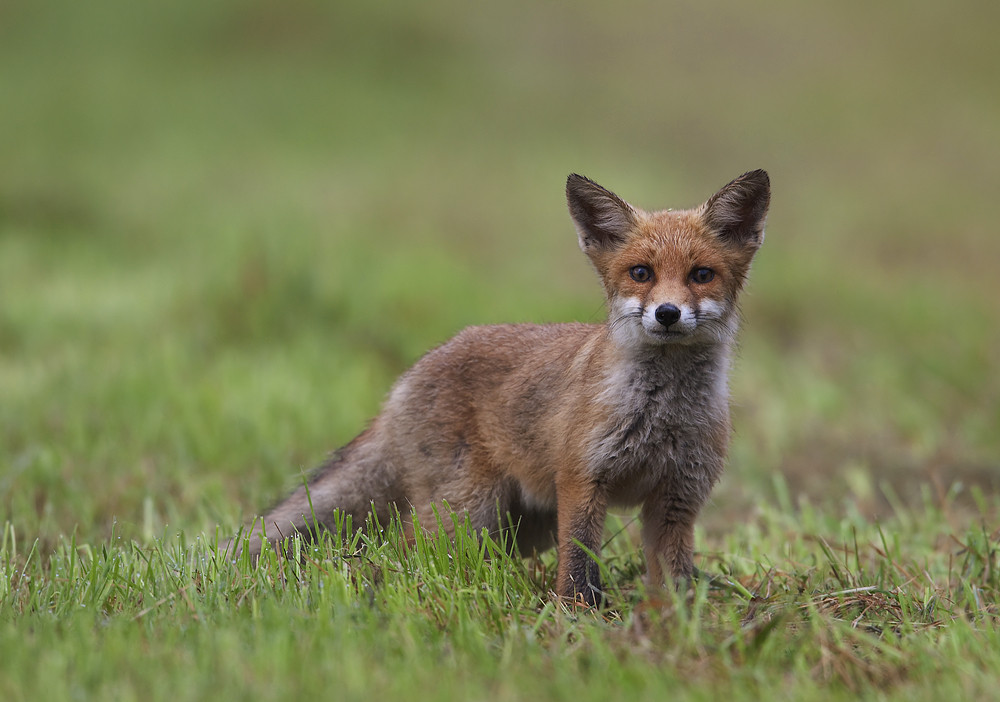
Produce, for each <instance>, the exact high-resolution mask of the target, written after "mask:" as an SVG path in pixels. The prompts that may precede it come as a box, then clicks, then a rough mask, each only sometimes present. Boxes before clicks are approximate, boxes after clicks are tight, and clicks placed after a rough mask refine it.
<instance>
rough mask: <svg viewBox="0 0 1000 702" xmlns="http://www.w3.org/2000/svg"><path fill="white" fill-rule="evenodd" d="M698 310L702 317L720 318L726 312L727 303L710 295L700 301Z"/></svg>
mask: <svg viewBox="0 0 1000 702" xmlns="http://www.w3.org/2000/svg"><path fill="white" fill-rule="evenodd" d="M698 311H699V313H700V315H701V316H702V317H706V318H710V319H719V318H720V317H722V315H724V314H725V312H726V305H725V304H724V303H722V302H719V301H718V300H714V299H712V298H710V297H707V298H704V299H703V300H701V301H700V302H699V303H698Z"/></svg>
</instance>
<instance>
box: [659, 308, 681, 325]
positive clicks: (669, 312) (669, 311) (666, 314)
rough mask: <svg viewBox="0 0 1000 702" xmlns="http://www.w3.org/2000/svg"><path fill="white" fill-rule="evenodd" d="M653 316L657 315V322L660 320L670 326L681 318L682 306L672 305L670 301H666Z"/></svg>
mask: <svg viewBox="0 0 1000 702" xmlns="http://www.w3.org/2000/svg"><path fill="white" fill-rule="evenodd" d="M653 316H655V317H656V321H657V322H659V323H660V324H662V325H663V326H665V327H669V326H670V325H671V324H673V323H674V322H676V321H677V320H678V319H680V318H681V311H680V308H678V307H677V305H671V304H670V303H666V304H663V305H660V306H659V307H657V308H656V312H654V313H653Z"/></svg>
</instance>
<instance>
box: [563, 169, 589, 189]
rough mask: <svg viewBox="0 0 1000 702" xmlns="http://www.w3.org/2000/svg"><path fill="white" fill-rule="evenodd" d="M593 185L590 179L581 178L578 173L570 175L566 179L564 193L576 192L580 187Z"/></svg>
mask: <svg viewBox="0 0 1000 702" xmlns="http://www.w3.org/2000/svg"><path fill="white" fill-rule="evenodd" d="M593 184H594V181H592V180H591V179H590V178H587V177H586V176H582V175H580V174H579V173H570V174H569V176H568V177H567V178H566V192H569V191H571V190H577V189H579V188H581V187H585V186H587V185H593Z"/></svg>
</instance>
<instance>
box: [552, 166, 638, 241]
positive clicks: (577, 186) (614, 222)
mask: <svg viewBox="0 0 1000 702" xmlns="http://www.w3.org/2000/svg"><path fill="white" fill-rule="evenodd" d="M566 203H567V204H568V205H569V214H570V216H571V217H572V218H573V223H574V224H575V225H576V233H577V234H578V235H579V237H580V248H581V249H583V250H584V252H586V253H591V252H593V251H594V250H595V249H612V248H614V247H616V246H618V245H619V244H621V243H623V242H624V241H625V239H626V238H627V237H628V234H629V232H630V231H631V230H632V228H633V227H634V226H635V218H636V212H635V210H634V209H632V206H631V205H629V204H628V203H627V202H625V201H624V200H622V199H621V198H620V197H618V196H617V195H615V194H614V193H613V192H611V191H610V190H606V189H604V188H602V187H601V186H600V185H598V184H597V183H595V182H594V181H592V180H590V179H589V178H584V177H583V176H582V175H577V174H576V173H573V174H571V175H570V177H569V178H567V179H566Z"/></svg>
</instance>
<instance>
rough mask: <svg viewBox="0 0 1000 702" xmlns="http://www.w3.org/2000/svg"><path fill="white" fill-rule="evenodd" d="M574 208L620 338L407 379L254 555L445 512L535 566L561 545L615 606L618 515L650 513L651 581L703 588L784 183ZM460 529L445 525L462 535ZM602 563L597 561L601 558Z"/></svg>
mask: <svg viewBox="0 0 1000 702" xmlns="http://www.w3.org/2000/svg"><path fill="white" fill-rule="evenodd" d="M566 198H567V201H568V204H569V211H570V215H571V216H572V218H573V222H574V224H575V225H576V230H577V233H578V235H579V243H580V248H582V249H583V252H584V253H585V254H587V256H588V257H589V258H590V261H591V263H593V265H594V268H595V269H597V273H598V275H599V276H600V278H601V282H602V283H603V285H604V292H605V294H606V297H607V304H608V310H609V315H608V320H607V321H606V322H605V323H603V324H540V325H536V324H516V325H513V324H512V325H498V326H488V327H470V328H468V329H465V330H464V331H462V332H461V333H459V334H458V336H456V337H455V338H453V339H452V340H451V341H449V342H447V343H446V344H444V345H443V346H440V347H438V348H436V349H434V350H433V351H431V352H430V353H428V354H427V355H426V356H424V357H423V358H422V359H420V360H419V361H418V362H417V363H416V365H414V366H413V368H411V369H410V370H409V371H408V372H407V373H405V374H404V375H403V376H402V377H401V378H400V379H399V381H398V382H397V383H396V385H395V387H394V388H393V389H392V391H391V393H390V394H389V397H388V400H387V401H386V403H385V406H384V408H383V410H382V413H381V414H380V415H378V416H377V417H376V418H375V419H374V421H373V422H372V423H371V425H370V426H369V427H368V428H367V429H366V430H365V431H363V432H362V433H361V434H360V435H359V436H357V437H356V438H355V439H354V440H353V441H351V442H350V443H349V444H347V446H345V447H344V448H342V449H341V450H340V451H338V452H337V453H335V454H334V455H333V456H332V457H331V458H330V459H329V460H328V461H327V462H326V463H325V464H324V465H323V466H321V467H320V468H319V470H318V471H317V472H316V473H315V475H313V477H312V478H311V479H310V480H309V482H308V485H307V486H303V487H300V488H299V489H298V490H296V491H295V492H294V493H293V494H292V495H291V496H290V497H288V499H286V500H285V501H284V502H282V503H280V504H279V505H278V506H277V507H275V508H274V509H273V510H272V511H271V512H270V513H269V514H268V515H267V516H265V517H264V519H263V524H264V527H265V529H266V534H265V533H263V532H262V531H261V530H260V529H259V527H258V528H257V529H256V530H255V531H253V532H252V533H251V535H250V538H249V541H248V542H247V545H246V548H247V549H248V550H249V551H250V552H251V554H252V555H257V554H259V553H260V550H261V548H262V546H263V540H264V539H267V540H270V541H271V542H274V541H276V540H277V539H278V538H280V537H281V536H282V535H284V536H288V535H290V534H292V533H293V532H299V533H302V534H303V535H305V536H307V537H309V536H312V535H313V534H311V533H310V532H311V530H312V529H314V516H315V520H316V521H318V522H319V524H320V525H332V524H333V519H334V514H335V512H336V510H341V511H342V512H343V513H344V514H348V515H351V517H352V518H353V523H354V524H355V525H359V524H363V523H364V520H365V517H366V516H367V515H368V513H369V512H371V511H374V512H375V514H376V515H377V516H378V518H379V520H380V521H381V523H386V522H387V520H388V519H389V517H390V515H391V514H392V513H393V511H394V510H398V512H399V514H401V515H402V516H403V520H404V527H405V528H409V529H412V528H413V524H412V517H410V516H409V515H411V514H414V513H415V514H416V515H417V517H418V520H419V522H420V523H422V524H425V525H428V524H435V523H436V522H435V518H434V509H435V505H437V506H443V505H444V504H445V503H446V504H447V507H448V508H449V509H451V510H455V511H458V512H464V513H467V514H468V517H469V519H470V521H471V524H472V526H473V527H475V528H477V529H481V528H483V527H487V528H489V529H491V530H496V529H497V528H498V527H500V528H509V529H511V534H512V535H515V536H516V542H517V545H518V547H519V549H520V551H521V552H522V553H530V552H531V551H532V550H535V549H538V550H542V549H545V548H548V547H549V546H551V545H552V544H553V542H554V543H556V544H558V549H559V553H558V555H559V570H558V579H557V584H556V590H557V593H558V594H559V595H560V596H563V597H570V598H582V599H583V601H585V602H587V603H588V604H596V603H597V602H599V601H600V599H601V583H600V577H599V573H598V567H597V564H596V563H595V562H594V561H593V560H592V558H591V556H590V555H589V554H599V552H600V548H601V538H602V532H603V529H604V520H605V515H606V513H607V510H608V507H609V506H610V505H621V506H633V505H642V541H643V547H644V551H645V556H646V564H647V570H648V573H647V578H648V582H649V584H650V585H651V586H653V587H657V586H661V585H662V584H663V582H664V578H665V576H666V575H670V576H672V577H674V578H677V579H686V578H689V577H690V576H691V575H692V573H693V571H694V563H693V560H692V559H693V549H694V522H695V517H696V516H697V514H698V511H699V509H700V508H701V506H702V504H704V502H705V500H706V499H707V498H708V495H709V492H710V490H711V489H712V486H713V484H714V483H715V482H716V480H717V479H718V478H719V476H720V474H721V472H722V467H723V462H724V459H725V454H726V446H727V443H728V437H729V406H728V388H727V373H728V369H729V357H730V350H731V348H732V346H733V343H734V338H735V336H736V329H737V323H738V320H739V311H738V308H737V300H738V297H739V294H740V290H741V289H742V288H743V285H744V283H745V281H746V278H747V273H748V271H749V268H750V261H751V259H752V258H753V256H754V253H755V252H756V251H757V249H758V247H760V245H761V242H762V241H763V240H764V219H765V216H766V214H767V208H768V202H769V199H770V183H769V180H768V176H767V173H765V172H764V171H762V170H757V171H751V172H749V173H746V174H744V175H742V176H740V177H739V178H737V179H736V180H734V181H732V182H731V183H729V184H728V185H726V186H725V187H723V188H722V189H721V190H719V192H717V193H716V194H715V195H713V196H712V197H710V198H709V199H708V201H706V202H705V203H704V204H702V205H701V206H699V207H696V208H694V209H690V210H676V211H674V210H663V211H659V212H645V211H643V210H641V209H639V208H637V207H633V206H632V205H629V204H628V203H627V202H625V201H624V200H622V199H621V198H619V197H618V196H617V195H615V194H614V193H612V192H610V191H608V190H605V189H604V188H602V187H601V186H600V185H598V184H597V183H595V182H593V181H591V180H589V179H587V178H584V177H583V176H579V175H575V174H574V175H571V176H569V179H568V180H567V182H566ZM449 522H450V520H444V524H445V525H448V524H449ZM588 552H589V553H588Z"/></svg>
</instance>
